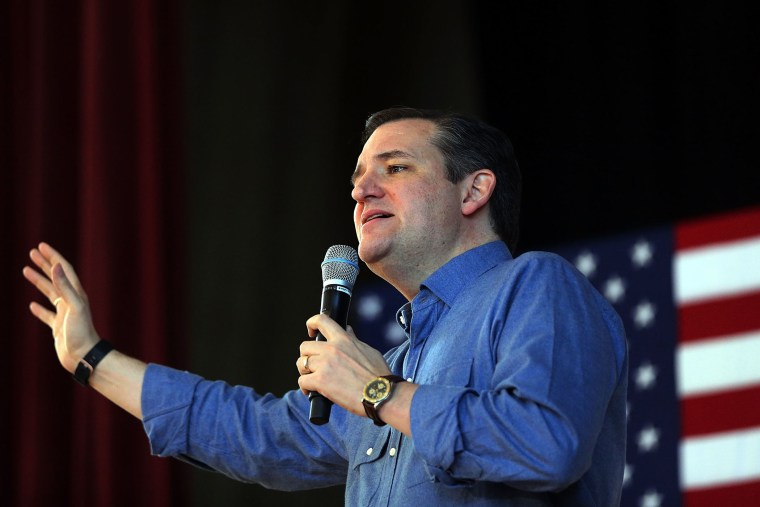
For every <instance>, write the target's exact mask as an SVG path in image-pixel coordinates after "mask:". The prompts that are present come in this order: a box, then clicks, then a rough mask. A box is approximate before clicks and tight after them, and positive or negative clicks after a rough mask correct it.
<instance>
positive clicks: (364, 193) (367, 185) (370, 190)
mask: <svg viewBox="0 0 760 507" xmlns="http://www.w3.org/2000/svg"><path fill="white" fill-rule="evenodd" d="M381 194H382V189H381V188H380V184H379V182H378V181H377V177H376V175H374V173H373V172H372V171H365V172H364V173H363V174H362V175H361V176H359V177H358V178H356V180H354V189H353V190H352V191H351V197H352V198H353V200H354V201H357V202H359V201H364V200H366V199H367V198H368V197H379V196H380V195H381Z"/></svg>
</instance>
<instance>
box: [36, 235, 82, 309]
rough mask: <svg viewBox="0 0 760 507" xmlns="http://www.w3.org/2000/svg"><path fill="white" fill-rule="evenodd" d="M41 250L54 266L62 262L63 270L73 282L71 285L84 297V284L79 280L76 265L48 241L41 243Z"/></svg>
mask: <svg viewBox="0 0 760 507" xmlns="http://www.w3.org/2000/svg"><path fill="white" fill-rule="evenodd" d="M39 250H40V252H41V253H42V254H43V255H44V256H45V257H47V259H48V261H49V262H50V264H51V265H52V266H55V265H56V264H61V265H62V266H63V270H64V272H65V273H66V278H68V279H69V282H71V286H72V287H74V289H75V290H76V291H77V292H78V293H79V294H80V295H81V296H82V297H85V293H84V290H83V289H82V284H81V282H80V281H79V277H78V276H77V273H76V270H74V266H72V265H71V263H69V261H67V260H66V258H65V257H64V256H63V255H61V254H60V253H59V252H58V250H56V249H55V248H53V247H52V246H50V245H48V244H47V243H44V242H43V243H40V247H39Z"/></svg>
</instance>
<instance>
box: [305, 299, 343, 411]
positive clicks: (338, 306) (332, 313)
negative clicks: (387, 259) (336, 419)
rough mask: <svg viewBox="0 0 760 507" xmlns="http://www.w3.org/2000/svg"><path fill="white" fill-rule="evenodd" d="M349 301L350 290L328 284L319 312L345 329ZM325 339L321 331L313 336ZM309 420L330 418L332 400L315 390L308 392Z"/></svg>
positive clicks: (318, 339) (321, 339)
mask: <svg viewBox="0 0 760 507" xmlns="http://www.w3.org/2000/svg"><path fill="white" fill-rule="evenodd" d="M350 303H351V291H350V290H349V289H347V288H346V287H343V286H342V285H328V286H326V287H325V288H324V289H323V290H322V307H321V309H320V312H319V313H322V314H326V315H327V316H328V317H330V318H331V319H333V320H334V321H335V322H337V323H338V324H340V326H341V327H342V328H343V329H346V324H347V323H348V307H349V305H350ZM315 339H316V340H317V341H318V342H319V341H326V339H325V337H324V336H322V333H317V337H316V338H315ZM309 402H310V404H311V405H310V407H309V421H311V423H312V424H316V425H322V424H325V423H327V422H328V421H329V420H330V410H331V409H332V404H333V403H332V401H330V400H328V399H327V398H325V397H324V396H322V395H321V394H319V393H318V392H315V391H311V392H309Z"/></svg>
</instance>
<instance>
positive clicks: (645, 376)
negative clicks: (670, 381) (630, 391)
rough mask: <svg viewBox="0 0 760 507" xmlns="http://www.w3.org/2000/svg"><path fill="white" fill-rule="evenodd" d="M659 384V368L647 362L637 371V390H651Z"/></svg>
mask: <svg viewBox="0 0 760 507" xmlns="http://www.w3.org/2000/svg"><path fill="white" fill-rule="evenodd" d="M656 383H657V367H656V366H655V365H653V364H652V363H650V362H649V361H647V362H646V363H642V365H641V366H639V367H638V368H637V369H636V388H637V389H638V390H639V391H645V390H647V389H651V388H652V387H654V386H655V384H656Z"/></svg>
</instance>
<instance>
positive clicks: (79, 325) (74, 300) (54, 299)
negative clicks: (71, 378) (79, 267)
mask: <svg viewBox="0 0 760 507" xmlns="http://www.w3.org/2000/svg"><path fill="white" fill-rule="evenodd" d="M29 258H30V259H31V260H32V262H33V263H34V265H35V266H36V267H37V269H34V268H32V267H29V266H25V267H24V269H23V274H24V278H26V279H27V280H28V281H29V282H30V283H31V284H32V285H34V286H35V287H36V288H37V290H38V291H40V294H42V295H43V296H44V297H45V298H47V300H48V301H49V302H50V303H51V304H52V305H53V308H54V309H53V310H50V309H49V307H47V306H44V305H41V304H39V303H37V302H32V303H31V304H30V305H29V310H30V311H31V312H32V314H33V315H34V316H35V317H37V318H38V319H39V320H40V321H42V322H43V323H45V324H47V326H48V327H50V329H51V330H52V331H53V339H54V340H55V350H56V353H57V354H58V360H59V361H60V363H61V365H62V366H63V367H64V368H65V369H66V370H68V371H69V372H73V371H74V370H75V369H76V367H77V364H78V363H79V360H80V359H81V358H82V357H83V356H84V355H85V354H86V353H87V352H88V351H89V350H90V349H91V348H92V347H93V346H94V345H95V344H96V343H98V341H99V340H100V338H99V337H98V334H97V332H96V331H95V327H94V326H93V323H92V316H91V314H90V305H89V302H88V299H87V294H86V293H85V292H84V289H83V288H82V285H81V283H80V282H79V278H78V277H77V275H76V272H75V271H74V268H73V267H72V266H71V264H69V262H68V261H67V260H66V259H65V258H64V257H63V256H62V255H61V254H60V253H58V251H56V250H55V249H54V248H53V247H51V246H50V245H48V244H47V243H40V244H39V246H38V247H37V248H33V249H32V250H31V251H30V252H29Z"/></svg>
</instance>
